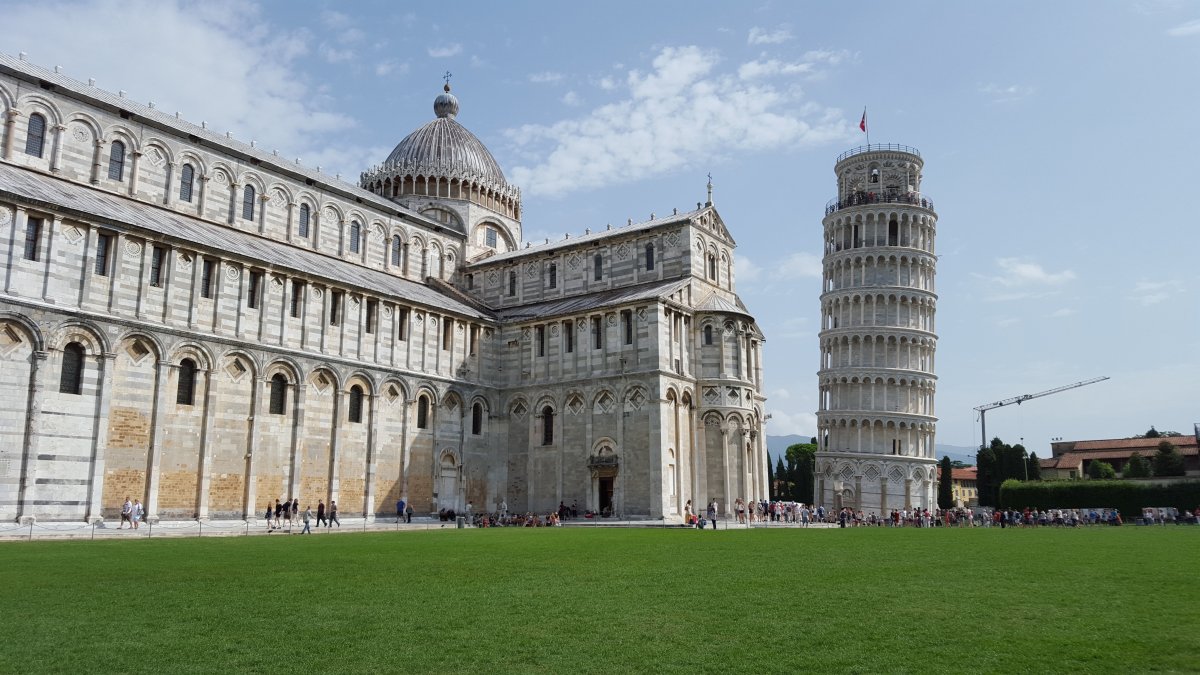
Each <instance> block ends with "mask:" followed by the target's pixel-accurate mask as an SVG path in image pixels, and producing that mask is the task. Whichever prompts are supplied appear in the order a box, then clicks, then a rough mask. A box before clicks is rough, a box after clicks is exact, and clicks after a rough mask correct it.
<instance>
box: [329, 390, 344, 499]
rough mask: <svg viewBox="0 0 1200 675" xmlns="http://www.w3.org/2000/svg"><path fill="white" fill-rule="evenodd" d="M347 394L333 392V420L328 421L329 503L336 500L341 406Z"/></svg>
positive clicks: (340, 437) (340, 447) (337, 391)
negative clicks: (330, 433)
mask: <svg viewBox="0 0 1200 675" xmlns="http://www.w3.org/2000/svg"><path fill="white" fill-rule="evenodd" d="M346 396H347V393H346V392H345V391H342V390H340V389H339V390H335V391H334V397H333V419H332V420H330V426H331V427H332V432H333V433H332V437H331V439H330V441H329V495H328V496H329V501H331V502H334V501H337V498H338V487H339V486H338V460H339V459H340V456H341V451H342V404H343V401H344V400H345V398H346Z"/></svg>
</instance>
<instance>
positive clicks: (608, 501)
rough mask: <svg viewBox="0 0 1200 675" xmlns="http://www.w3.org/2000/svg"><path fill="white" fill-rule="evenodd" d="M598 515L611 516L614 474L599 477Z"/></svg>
mask: <svg viewBox="0 0 1200 675" xmlns="http://www.w3.org/2000/svg"><path fill="white" fill-rule="evenodd" d="M599 480H600V515H602V516H606V517H607V516H611V515H612V514H613V483H614V482H615V481H616V477H615V476H601V477H600V479H599Z"/></svg>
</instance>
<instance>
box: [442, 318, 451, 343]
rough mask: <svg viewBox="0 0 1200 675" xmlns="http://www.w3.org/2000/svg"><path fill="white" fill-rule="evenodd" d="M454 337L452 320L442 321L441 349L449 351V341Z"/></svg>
mask: <svg viewBox="0 0 1200 675" xmlns="http://www.w3.org/2000/svg"><path fill="white" fill-rule="evenodd" d="M453 336H454V319H445V318H443V319H442V349H445V350H447V351H448V350H449V349H450V340H451V339H452V338H453Z"/></svg>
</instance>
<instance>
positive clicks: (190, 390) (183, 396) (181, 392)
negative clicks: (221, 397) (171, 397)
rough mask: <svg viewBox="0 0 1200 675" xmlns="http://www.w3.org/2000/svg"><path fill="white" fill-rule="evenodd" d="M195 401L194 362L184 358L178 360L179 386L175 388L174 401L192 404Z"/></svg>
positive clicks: (181, 403) (180, 403)
mask: <svg viewBox="0 0 1200 675" xmlns="http://www.w3.org/2000/svg"><path fill="white" fill-rule="evenodd" d="M195 402H196V362H195V361H193V360H191V359H184V360H182V361H180V362H179V387H178V388H177V389H176V390H175V403H177V404H179V405H193V404H194V403H195Z"/></svg>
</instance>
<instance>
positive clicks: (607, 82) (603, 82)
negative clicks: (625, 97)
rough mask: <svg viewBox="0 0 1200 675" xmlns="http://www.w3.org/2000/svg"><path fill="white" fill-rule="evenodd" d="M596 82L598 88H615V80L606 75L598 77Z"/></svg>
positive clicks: (609, 89) (606, 89)
mask: <svg viewBox="0 0 1200 675" xmlns="http://www.w3.org/2000/svg"><path fill="white" fill-rule="evenodd" d="M597 84H598V85H600V88H601V89H603V90H604V91H612V90H614V89H616V88H617V81H616V80H615V79H614V78H611V77H608V76H605V77H602V78H600V81H599V82H597Z"/></svg>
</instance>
